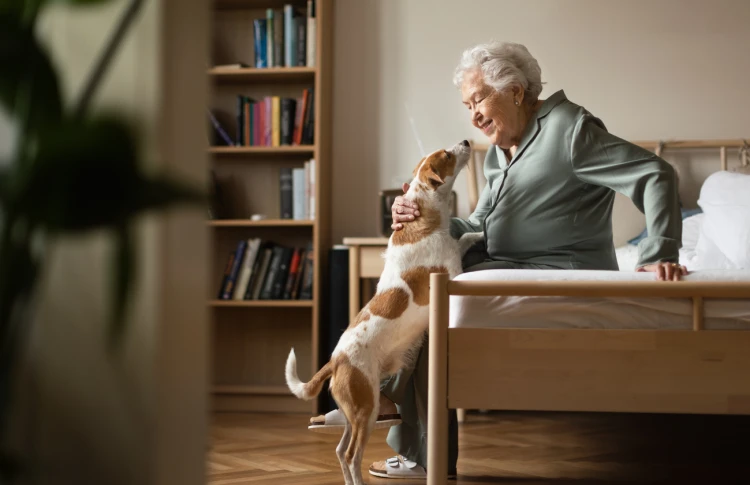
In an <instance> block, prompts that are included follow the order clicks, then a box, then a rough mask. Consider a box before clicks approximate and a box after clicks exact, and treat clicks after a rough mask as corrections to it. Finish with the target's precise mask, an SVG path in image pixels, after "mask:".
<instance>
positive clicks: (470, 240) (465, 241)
mask: <svg viewBox="0 0 750 485" xmlns="http://www.w3.org/2000/svg"><path fill="white" fill-rule="evenodd" d="M482 239H484V233H483V232H467V233H466V234H462V235H461V237H460V238H459V240H458V249H459V252H460V254H461V257H462V258H463V257H464V256H465V255H466V251H468V250H469V249H470V248H471V247H472V246H473V245H475V244H476V243H478V242H479V241H481V240H482Z"/></svg>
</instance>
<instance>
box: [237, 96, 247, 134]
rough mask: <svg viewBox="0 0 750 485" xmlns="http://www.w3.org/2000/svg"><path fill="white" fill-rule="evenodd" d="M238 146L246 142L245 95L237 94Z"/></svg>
mask: <svg viewBox="0 0 750 485" xmlns="http://www.w3.org/2000/svg"><path fill="white" fill-rule="evenodd" d="M235 141H236V144H237V145H238V146H241V145H244V144H245V97H244V96H242V95H241V94H238V95H237V139H236V140H235Z"/></svg>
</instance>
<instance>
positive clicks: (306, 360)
mask: <svg viewBox="0 0 750 485" xmlns="http://www.w3.org/2000/svg"><path fill="white" fill-rule="evenodd" d="M288 3H291V4H292V5H294V6H295V7H296V8H297V9H298V10H300V11H302V10H304V9H305V8H306V5H307V2H306V1H304V0H293V1H288V0H285V1H279V0H216V1H214V11H213V22H214V29H213V58H212V65H214V66H216V65H220V64H234V63H237V62H242V63H245V64H247V65H249V66H253V65H254V45H253V20H254V19H258V18H265V17H266V8H274V9H277V10H278V9H283V7H284V5H285V4H288ZM332 15H333V1H332V0H316V35H317V39H316V58H315V63H314V64H315V67H296V66H295V67H276V68H267V69H255V68H253V67H248V68H242V69H228V68H218V67H217V68H212V67H209V68H208V69H207V71H206V75H207V76H208V78H209V80H210V81H211V87H212V96H211V101H210V103H209V106H208V108H209V109H211V110H213V111H215V112H216V115H217V118H218V119H219V121H220V122H221V123H222V124H223V125H224V127H225V129H226V130H227V131H228V132H229V134H230V136H232V137H234V136H235V133H236V117H235V112H236V104H237V95H238V94H241V95H245V96H249V97H252V98H255V99H261V98H263V97H265V96H280V97H293V98H299V97H301V95H302V91H303V89H305V88H310V89H313V90H314V92H315V102H314V119H315V131H314V133H315V136H314V140H313V143H312V144H310V145H306V146H280V147H266V146H217V147H211V148H209V150H208V151H209V154H211V156H212V163H213V169H214V171H215V173H216V174H217V177H218V178H219V180H227V179H229V180H231V182H230V183H229V184H228V192H229V195H228V201H227V202H228V206H229V208H230V213H229V214H228V215H227V217H226V218H225V219H222V220H211V221H207V223H206V224H207V226H208V227H209V229H210V230H211V231H212V234H213V241H214V244H213V250H212V252H213V255H212V258H211V259H212V272H211V276H212V277H213V278H214V279H215V282H212V283H211V285H209V286H210V290H211V294H210V295H208V296H207V302H206V304H207V305H208V306H209V307H210V308H211V310H212V314H213V323H214V335H213V342H212V349H213V355H214V376H213V383H214V387H213V393H212V394H213V405H214V409H215V410H219V411H273V412H306V413H309V412H312V413H316V412H317V402H316V401H313V402H306V401H302V400H299V399H297V398H296V397H294V396H293V395H292V394H291V393H290V392H289V391H288V389H287V388H286V384H285V379H284V367H285V362H286V358H287V356H288V354H289V351H290V349H291V348H292V347H294V349H295V351H296V353H297V363H298V371H299V374H300V377H302V378H303V379H309V378H310V377H311V376H312V373H313V371H314V370H317V369H318V367H319V366H320V362H319V356H318V332H319V323H320V322H319V318H320V316H319V315H320V312H321V302H322V299H323V298H325V292H324V291H323V288H322V284H323V283H324V282H325V271H324V269H325V267H326V264H327V260H326V258H327V253H328V250H329V248H330V246H331V244H330V197H331V196H330V194H331V185H330V184H331V169H330V166H331V107H332V105H331V97H332V95H333V92H332V89H331V86H332V79H331V73H332V62H333V24H332V20H333V19H332ZM309 159H314V160H315V162H316V163H315V170H316V172H315V183H316V185H315V191H316V192H315V200H316V207H315V214H316V218H315V220H311V221H293V220H279V219H278V217H279V210H280V207H279V206H280V194H279V169H280V168H282V167H302V166H303V165H304V162H305V161H307V160H309ZM257 213H262V214H265V215H266V216H267V219H266V220H261V221H252V220H250V219H249V218H250V216H251V215H252V214H257ZM255 237H258V238H261V239H262V240H264V241H273V242H276V243H280V244H284V245H288V246H294V247H306V246H307V244H308V243H309V242H311V243H312V247H313V254H314V267H313V268H314V276H313V298H312V300H295V301H289V300H278V301H273V300H259V301H255V300H249V301H247V300H243V301H227V300H218V299H217V294H218V285H219V284H220V283H221V276H222V273H223V271H224V267H225V265H226V263H227V260H228V258H229V254H230V252H231V251H233V250H234V248H236V244H237V241H238V240H239V239H249V238H255Z"/></svg>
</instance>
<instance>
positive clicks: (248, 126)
mask: <svg viewBox="0 0 750 485" xmlns="http://www.w3.org/2000/svg"><path fill="white" fill-rule="evenodd" d="M242 112H243V117H244V121H243V125H244V127H245V129H244V134H243V136H244V138H243V140H242V141H243V143H242V144H243V145H245V146H250V145H252V144H253V139H252V122H253V121H252V118H251V116H250V101H249V100H248V99H247V98H245V102H244V104H243V108H242Z"/></svg>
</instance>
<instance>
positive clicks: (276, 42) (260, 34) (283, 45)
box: [253, 0, 316, 68]
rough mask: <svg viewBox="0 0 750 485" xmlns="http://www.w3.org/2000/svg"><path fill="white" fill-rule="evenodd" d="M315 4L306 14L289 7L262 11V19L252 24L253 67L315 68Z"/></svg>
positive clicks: (309, 5)
mask: <svg viewBox="0 0 750 485" xmlns="http://www.w3.org/2000/svg"><path fill="white" fill-rule="evenodd" d="M315 22H316V21H315V0H308V1H307V10H306V11H304V12H299V11H297V10H296V9H295V8H294V6H292V5H290V4H286V5H284V9H283V10H280V9H272V8H268V9H266V18H264V19H255V20H254V21H253V42H254V44H255V48H254V54H255V67H256V68H264V67H305V66H307V67H315V53H316V42H315V33H316V26H315Z"/></svg>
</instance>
